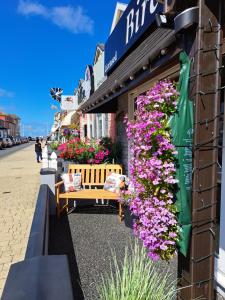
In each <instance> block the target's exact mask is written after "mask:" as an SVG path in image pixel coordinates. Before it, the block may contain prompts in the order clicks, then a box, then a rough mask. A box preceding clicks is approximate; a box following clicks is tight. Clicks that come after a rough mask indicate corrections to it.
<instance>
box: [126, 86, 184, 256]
mask: <svg viewBox="0 0 225 300" xmlns="http://www.w3.org/2000/svg"><path fill="white" fill-rule="evenodd" d="M178 97H179V94H178V92H177V90H176V88H175V86H174V85H173V83H172V82H170V81H167V80H165V81H160V82H158V83H157V84H156V85H155V86H154V87H152V88H151V89H150V90H149V91H148V92H147V93H146V94H145V95H141V96H139V97H138V98H137V100H136V101H137V110H136V111H135V114H134V120H133V121H128V120H127V119H126V120H125V123H126V124H127V128H126V132H127V137H128V139H129V140H130V141H131V143H130V144H131V160H130V165H129V169H130V177H131V178H130V181H131V184H132V186H133V189H132V191H131V192H130V191H126V192H125V193H124V196H125V198H126V199H127V200H128V205H129V207H130V210H131V212H132V213H133V214H134V215H135V216H136V217H137V218H136V221H135V222H134V226H133V230H134V233H135V234H136V235H138V236H139V237H140V238H141V240H142V241H143V244H144V246H145V247H146V248H147V249H148V254H149V256H150V257H151V258H152V259H153V260H158V259H159V258H161V259H165V260H169V259H170V258H172V257H173V255H174V254H175V252H176V243H177V241H178V239H179V225H178V222H177V218H176V212H177V210H176V207H175V205H174V194H175V189H176V184H177V180H176V178H175V175H176V166H175V164H176V149H175V146H174V145H173V144H172V138H171V132H170V128H169V126H168V121H169V118H170V117H171V115H173V114H174V113H175V112H176V109H177V101H178Z"/></svg>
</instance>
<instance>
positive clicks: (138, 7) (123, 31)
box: [105, 0, 163, 74]
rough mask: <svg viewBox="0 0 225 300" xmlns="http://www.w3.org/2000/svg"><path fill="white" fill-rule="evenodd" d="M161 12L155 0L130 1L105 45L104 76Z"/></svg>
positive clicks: (161, 7) (160, 7) (159, 5)
mask: <svg viewBox="0 0 225 300" xmlns="http://www.w3.org/2000/svg"><path fill="white" fill-rule="evenodd" d="M162 12H163V5H162V4H160V3H158V2H157V0H131V1H130V3H129V5H128V6H127V8H126V10H125V11H124V13H123V15H122V17H121V18H120V20H119V22H118V24H117V26H116V27H115V29H114V30H113V32H112V33H111V35H110V36H109V38H108V40H107V42H106V44H105V74H107V73H109V71H110V70H111V69H112V68H113V67H114V66H115V65H116V63H117V62H118V61H119V60H120V59H121V58H122V57H123V56H124V54H125V53H126V52H127V51H128V50H129V49H130V48H131V47H132V46H133V44H134V43H135V42H136V41H137V40H138V39H139V38H140V37H141V36H142V35H143V33H144V32H145V31H146V30H147V29H148V28H149V27H150V25H151V24H152V23H153V22H154V21H155V15H156V14H159V13H162Z"/></svg>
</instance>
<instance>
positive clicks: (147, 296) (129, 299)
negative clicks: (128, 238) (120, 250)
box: [98, 242, 176, 300]
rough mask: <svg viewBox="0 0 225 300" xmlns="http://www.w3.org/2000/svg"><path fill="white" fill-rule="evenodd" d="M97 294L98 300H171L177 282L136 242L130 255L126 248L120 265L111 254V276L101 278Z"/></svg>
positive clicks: (174, 293)
mask: <svg viewBox="0 0 225 300" xmlns="http://www.w3.org/2000/svg"><path fill="white" fill-rule="evenodd" d="M98 290H99V299H101V300H173V299H175V296H176V281H173V279H172V275H171V274H170V273H169V272H167V271H163V272H162V270H161V271H160V270H159V263H158V262H153V261H152V260H150V259H149V258H148V256H147V255H146V250H145V248H144V247H142V246H140V245H139V244H138V243H137V242H135V243H134V246H133V247H131V250H130V251H129V249H128V247H126V249H125V256H124V260H123V261H122V263H121V262H119V260H118V258H117V257H116V256H115V254H113V262H112V264H111V270H110V274H106V275H105V276H102V282H101V283H100V285H99V288H98Z"/></svg>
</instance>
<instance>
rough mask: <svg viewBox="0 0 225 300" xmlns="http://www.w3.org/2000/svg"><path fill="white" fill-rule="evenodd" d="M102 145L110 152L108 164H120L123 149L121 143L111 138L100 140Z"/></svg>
mask: <svg viewBox="0 0 225 300" xmlns="http://www.w3.org/2000/svg"><path fill="white" fill-rule="evenodd" d="M100 145H102V146H103V147H104V148H106V149H108V150H109V157H108V162H110V163H120V162H121V154H122V147H121V144H120V143H119V142H113V141H112V139H111V138H109V137H103V138H102V139H101V140H100Z"/></svg>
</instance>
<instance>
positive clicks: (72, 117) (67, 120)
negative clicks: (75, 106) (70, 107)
mask: <svg viewBox="0 0 225 300" xmlns="http://www.w3.org/2000/svg"><path fill="white" fill-rule="evenodd" d="M78 120H79V114H78V112H77V111H71V112H69V113H68V114H67V115H66V116H65V117H64V119H63V120H62V122H61V127H66V126H70V125H71V124H74V123H76V122H77V121H78Z"/></svg>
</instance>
